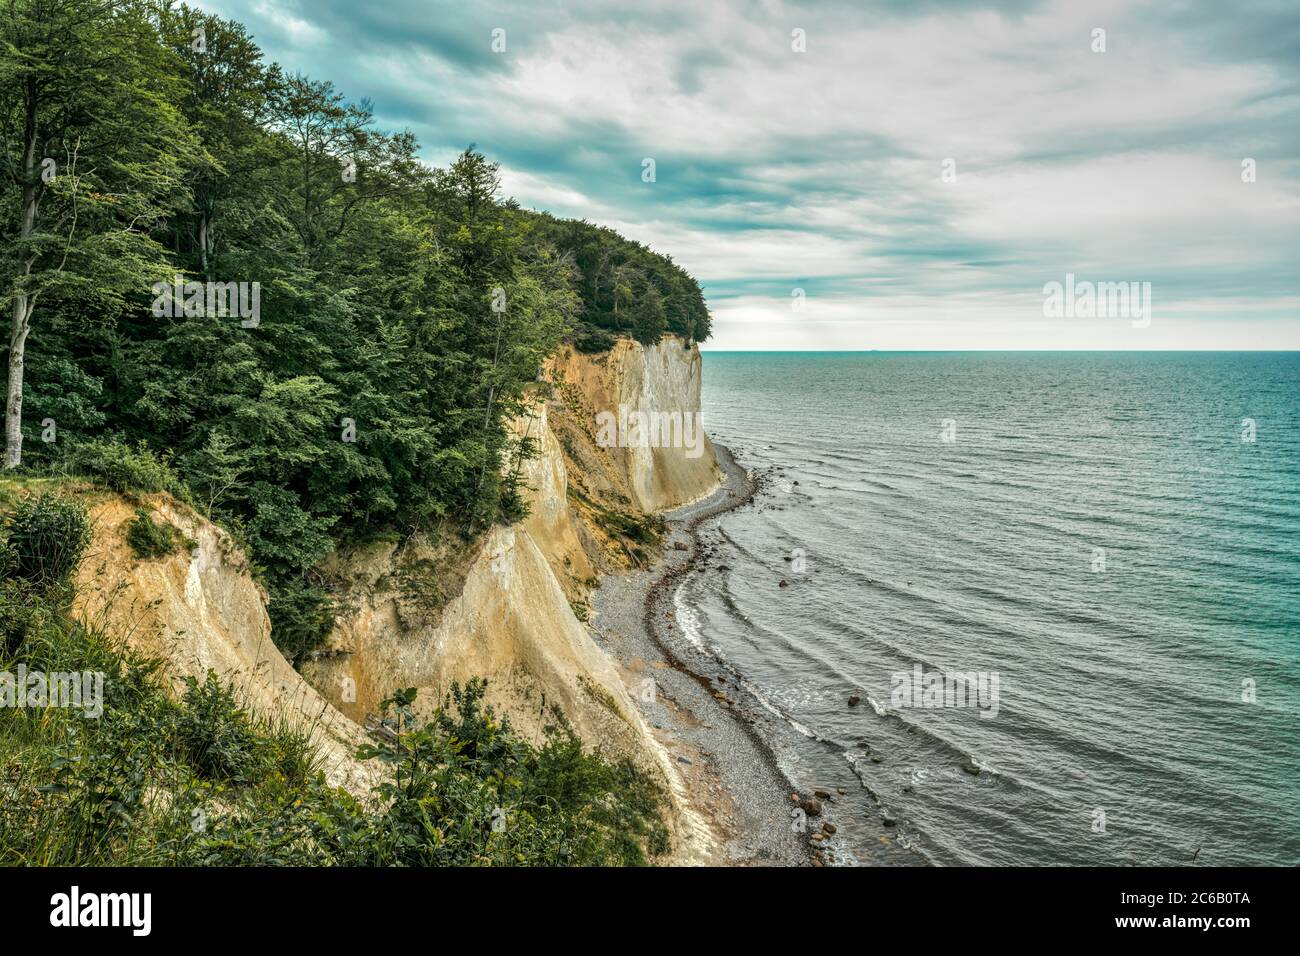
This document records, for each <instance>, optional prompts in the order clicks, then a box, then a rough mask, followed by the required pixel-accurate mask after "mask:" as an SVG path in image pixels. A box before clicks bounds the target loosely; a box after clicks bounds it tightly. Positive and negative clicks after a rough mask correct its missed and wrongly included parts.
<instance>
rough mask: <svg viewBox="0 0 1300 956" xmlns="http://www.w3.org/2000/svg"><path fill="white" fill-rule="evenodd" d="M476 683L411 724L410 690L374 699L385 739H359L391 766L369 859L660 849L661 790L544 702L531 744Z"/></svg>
mask: <svg viewBox="0 0 1300 956" xmlns="http://www.w3.org/2000/svg"><path fill="white" fill-rule="evenodd" d="M486 689H487V684H486V682H485V681H482V680H473V681H470V682H469V684H467V685H466V686H465V687H461V686H459V685H453V687H452V690H451V692H450V693H449V694H448V695H447V697H446V698H445V699H444V701H443V706H442V707H441V708H440V709H439V710H438V711H437V713H435V715H434V717H433V719H432V720H430V721H429V722H428V723H427V724H425V725H424V726H423V727H421V728H419V729H414V719H413V712H412V705H413V703H414V700H415V691H414V690H413V689H411V690H405V691H400V692H398V693H397V694H396V695H394V697H392V698H390V699H389V700H387V701H385V702H384V719H385V724H386V725H387V726H388V727H389V728H390V729H392V730H393V732H394V739H393V740H391V741H390V742H386V743H382V744H380V745H378V746H365V747H362V748H361V752H360V755H361V756H362V757H365V758H378V759H381V760H383V761H384V762H385V763H387V764H388V765H389V766H390V768H391V770H390V772H391V774H392V778H391V781H390V782H387V783H384V784H382V785H381V786H380V787H379V788H378V794H379V796H380V797H381V798H382V799H383V801H384V804H385V810H384V811H383V813H382V815H381V816H380V818H379V819H378V820H377V821H375V823H374V825H373V835H372V837H371V839H370V840H369V841H368V842H367V845H366V849H365V851H364V854H365V855H364V856H363V858H361V859H358V860H356V861H355V862H357V863H360V864H363V865H370V866H375V865H379V866H465V865H471V866H482V865H487V866H521V865H522V866H640V865H644V864H646V863H647V862H648V857H650V856H655V855H658V854H660V853H663V852H665V851H666V850H667V848H668V831H667V828H666V827H665V826H664V823H663V820H662V818H661V816H660V808H661V806H662V803H663V791H662V790H661V789H660V787H659V786H658V784H656V783H655V782H654V781H653V780H652V779H650V778H649V777H647V776H646V775H645V773H644V772H643V771H641V770H640V769H638V768H637V767H635V766H634V765H633V764H632V763H631V762H630V761H627V760H622V761H618V762H610V761H607V760H606V759H605V758H603V757H601V756H600V755H599V754H594V753H590V752H588V751H587V750H585V749H584V747H583V745H582V741H581V740H580V739H579V738H578V737H577V735H576V734H574V733H573V730H572V729H571V728H570V727H569V726H568V725H567V724H566V723H565V722H564V721H563V718H562V717H560V715H559V712H558V711H552V713H553V714H554V715H555V717H556V724H555V725H553V726H550V727H547V728H546V731H545V733H546V740H545V743H544V745H543V746H542V747H541V748H537V747H534V746H533V745H532V744H530V743H529V742H528V741H527V740H525V739H524V738H522V737H520V736H519V735H518V734H516V733H515V732H514V730H513V729H512V728H511V726H510V722H509V721H508V720H505V719H500V720H499V719H498V718H497V717H496V715H495V714H494V713H493V711H492V709H491V708H490V707H486V706H484V704H483V695H484V693H485V691H486Z"/></svg>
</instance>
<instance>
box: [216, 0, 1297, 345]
mask: <svg viewBox="0 0 1300 956" xmlns="http://www.w3.org/2000/svg"><path fill="white" fill-rule="evenodd" d="M199 5H200V6H202V7H204V8H205V9H208V10H211V11H213V12H216V13H219V14H221V15H222V16H226V17H230V18H232V19H236V20H239V21H241V22H243V23H244V24H246V25H247V26H248V27H249V29H250V30H251V32H252V33H253V35H254V37H255V38H256V39H257V41H258V42H259V43H260V45H261V46H262V48H263V50H264V51H265V52H266V55H267V57H268V59H272V60H276V61H278V62H280V63H281V64H282V65H283V66H284V67H285V68H286V69H288V70H290V71H301V72H305V73H307V74H309V75H311V76H313V77H315V78H319V79H329V80H332V81H333V82H334V83H335V85H336V86H337V87H338V88H339V90H340V91H341V92H343V93H344V94H345V95H346V96H348V97H350V98H355V99H360V98H362V97H368V98H370V99H371V100H373V102H374V105H375V109H376V112H377V114H378V117H379V119H380V121H381V123H382V124H383V125H385V126H388V127H409V128H410V129H412V130H413V131H414V132H415V133H416V134H417V135H418V136H419V138H420V141H421V142H422V143H423V147H424V156H425V158H426V159H427V160H428V161H429V162H431V163H436V164H440V163H445V162H446V161H447V160H448V159H449V158H451V157H452V156H454V155H455V153H457V152H459V151H460V150H461V149H463V148H464V147H465V146H467V145H469V144H470V143H476V144H477V145H478V147H479V148H480V149H482V150H483V151H484V152H485V153H486V154H487V155H488V156H489V157H491V158H493V159H495V160H497V161H499V162H500V163H501V164H502V167H503V178H504V184H505V187H506V191H507V192H508V193H509V194H511V195H513V196H514V197H515V198H517V199H518V200H519V201H520V203H522V204H523V205H525V206H529V207H533V208H538V209H548V210H550V211H551V212H554V213H556V214H557V215H562V216H575V217H584V218H587V219H590V220H592V221H595V222H598V223H601V224H604V225H609V226H612V227H614V228H615V229H618V230H619V231H620V232H623V233H624V234H626V235H628V236H631V237H633V238H635V239H638V240H640V241H643V242H645V243H647V244H649V245H650V246H652V247H653V248H655V249H657V250H659V251H661V252H666V253H668V254H670V255H672V256H673V258H674V259H675V260H676V261H677V262H678V263H679V264H681V265H682V266H684V267H685V268H686V269H687V270H689V271H690V272H691V273H692V274H693V275H694V276H695V277H696V278H697V279H698V280H699V281H700V284H701V285H702V286H703V287H704V290H705V295H706V297H707V298H708V302H709V306H710V308H711V309H712V310H713V313H714V319H715V337H714V340H713V342H712V343H710V344H711V346H712V347H714V348H726V349H740V348H800V349H807V348H853V349H867V348H1300V289H1298V286H1300V282H1297V275H1300V268H1298V266H1300V160H1298V159H1297V156H1300V150H1298V148H1297V147H1298V146H1300V4H1296V3H1295V2H1293V0H1276V2H1259V3H1223V2H1215V0H1205V2H1186V3H1170V2H1164V3H1137V2H1113V3H1105V2H1098V3H1087V4H1083V3H1078V2H1056V3H1034V2H1009V3H1002V4H978V3H956V2H939V0H931V2H911V3H908V2H901V0H899V2H881V3H875V4H870V3H854V2H829V3H827V2H822V3H816V4H811V3H809V4H796V3H778V2H752V3H745V2H740V0H727V2H708V0H694V2H675V0H667V2H656V3H653V4H650V3H630V2H627V0H624V2H620V3H612V2H602V0H585V2H566V3H548V2H538V0H532V2H528V3H513V4H511V3H499V2H475V3H473V4H469V3H464V2H456V3H450V2H448V3H443V2H427V0H425V2H420V0H382V2H373V3H372V2H362V3H357V2H356V0H301V2H299V0H220V2H205V3H202V4H199ZM497 28H500V29H503V30H504V31H505V40H506V50H505V52H502V53H494V52H493V51H492V46H491V44H492V32H493V30H494V29H497ZM1096 28H1102V29H1104V30H1105V31H1106V33H1105V43H1106V51H1105V52H1104V53H1097V52H1093V49H1092V48H1093V46H1094V44H1095V41H1094V38H1093V31H1094V29H1096ZM795 30H802V31H804V35H805V36H806V51H805V52H796V51H795V50H794V49H792V43H793V41H792V31H795ZM647 157H651V158H653V159H654V160H655V164H656V181H655V182H653V183H646V182H643V181H642V177H641V173H642V161H643V159H645V158H647ZM1247 158H1249V159H1253V160H1254V161H1255V163H1256V181H1255V182H1253V183H1246V182H1243V181H1242V163H1243V160H1245V159H1247ZM949 159H950V160H952V165H951V166H950V167H949V168H950V169H955V173H956V178H955V181H945V179H944V177H943V175H942V173H943V170H944V162H945V160H949ZM1067 272H1071V273H1074V274H1075V275H1076V276H1078V277H1079V279H1082V280H1094V281H1112V282H1119V281H1137V282H1150V283H1151V288H1152V299H1153V312H1152V320H1151V322H1150V325H1149V327H1138V326H1140V323H1133V322H1128V321H1121V320H1118V319H1116V318H1102V319H1082V318H1072V319H1048V318H1044V315H1043V299H1044V296H1043V285H1044V283H1047V282H1051V281H1053V280H1055V281H1064V279H1065V274H1066V273H1067ZM796 289H798V290H803V296H804V297H805V298H804V299H803V301H804V309H803V311H802V312H798V311H795V309H794V308H793V307H792V303H794V302H796V299H795V298H792V292H793V291H794V290H796Z"/></svg>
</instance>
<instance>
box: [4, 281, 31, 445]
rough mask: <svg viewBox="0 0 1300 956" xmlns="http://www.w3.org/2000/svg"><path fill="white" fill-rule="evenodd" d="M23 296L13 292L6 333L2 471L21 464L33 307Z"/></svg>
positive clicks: (29, 299)
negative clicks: (26, 363)
mask: <svg viewBox="0 0 1300 956" xmlns="http://www.w3.org/2000/svg"><path fill="white" fill-rule="evenodd" d="M33 304H34V303H33V302H32V301H31V298H30V296H28V294H27V293H26V292H15V294H14V314H13V326H12V328H11V330H10V333H9V395H8V398H7V399H6V401H5V470H6V471H7V470H9V469H12V468H17V467H18V466H19V465H21V464H22V463H23V360H24V356H25V353H26V349H27V333H28V331H29V330H30V329H31V318H32V306H33Z"/></svg>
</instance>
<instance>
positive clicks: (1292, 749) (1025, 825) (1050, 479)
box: [675, 352, 1300, 866]
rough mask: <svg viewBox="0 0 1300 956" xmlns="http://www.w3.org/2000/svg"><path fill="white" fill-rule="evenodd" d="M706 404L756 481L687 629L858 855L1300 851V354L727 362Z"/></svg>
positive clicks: (694, 586)
mask: <svg viewBox="0 0 1300 956" xmlns="http://www.w3.org/2000/svg"><path fill="white" fill-rule="evenodd" d="M703 412H704V420H705V425H706V427H707V428H708V431H709V433H710V434H711V435H712V436H713V437H714V439H715V440H716V441H718V442H720V443H722V444H724V445H726V446H727V447H728V448H729V449H731V451H732V452H733V453H734V455H735V457H736V459H737V461H738V462H739V463H740V464H741V465H743V466H744V467H746V468H747V469H750V470H751V471H752V472H753V473H754V474H755V475H756V476H757V477H758V478H759V480H760V483H761V491H760V493H759V494H758V495H757V497H756V498H755V500H754V502H753V503H752V504H750V505H747V506H745V507H742V508H739V509H736V510H733V511H730V512H727V513H725V514H723V515H721V516H719V517H717V518H713V519H710V521H709V522H708V523H707V524H706V525H705V526H704V528H703V533H704V535H705V541H706V543H707V544H708V545H709V546H710V547H712V548H713V549H714V556H713V559H712V561H711V562H710V564H709V565H708V567H707V568H706V569H703V570H701V571H698V572H695V573H692V574H689V575H687V576H686V577H685V578H684V579H683V581H682V583H681V585H680V587H679V589H678V591H677V593H676V595H675V602H676V607H677V617H678V621H679V624H680V625H681V626H682V627H683V628H685V629H686V630H687V632H688V634H689V636H690V637H691V639H692V640H694V641H696V642H697V643H699V644H700V645H701V646H702V647H705V648H706V649H707V650H709V651H710V652H711V653H713V654H714V655H716V656H717V657H718V658H719V659H720V660H722V661H724V662H726V665H727V666H728V668H730V669H731V670H732V671H734V672H735V673H736V674H737V675H739V677H740V678H741V679H742V680H743V681H744V682H745V683H746V684H747V685H748V686H749V687H750V688H751V689H752V690H753V691H754V693H755V694H756V695H757V696H758V698H759V699H760V700H761V701H762V702H763V704H764V706H765V707H766V708H767V712H768V713H769V714H770V715H773V717H772V719H771V720H770V721H768V723H770V724H771V725H772V726H775V727H779V728H780V731H779V732H775V733H769V736H770V738H771V739H770V740H769V741H768V742H769V744H770V746H771V747H772V749H773V751H774V752H775V754H776V756H777V759H778V761H779V763H780V765H781V767H782V769H783V770H785V771H786V773H787V774H788V775H789V776H790V777H791V779H792V781H794V783H795V785H796V786H798V787H799V788H801V789H802V790H805V791H811V790H812V789H814V788H818V787H824V788H827V790H828V792H830V793H831V794H832V803H833V812H834V815H835V816H834V818H835V819H836V821H837V827H838V834H837V840H838V841H839V842H840V845H841V846H842V848H843V851H842V852H843V857H844V858H845V859H847V860H849V861H850V862H858V863H863V864H871V863H873V862H878V861H880V860H881V859H882V849H881V848H882V846H888V847H890V848H891V854H890V855H889V859H891V860H896V858H897V857H896V853H894V852H892V851H897V850H898V849H899V848H905V849H906V851H907V853H908V854H909V856H910V857H911V858H914V859H915V860H917V861H918V862H929V863H933V864H937V865H963V864H991V865H1087V864H1093V865H1097V864H1104V865H1135V864H1139V865H1159V864H1164V865H1188V866H1191V865H1233V864H1240V865H1286V866H1294V865H1296V864H1298V863H1300V353H1245V352H1233V353H1205V352H1173V353H1170V352H1161V353H1156V352H1070V353H1048V352H962V353H944V352H834V353H826V352H785V353H782V352H706V353H705V355H704V386H703ZM851 699H855V700H854V702H853V705H851V704H850V700H851ZM839 790H843V791H844V793H843V794H840V793H839V792H838V791H839Z"/></svg>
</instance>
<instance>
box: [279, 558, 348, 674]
mask: <svg viewBox="0 0 1300 956" xmlns="http://www.w3.org/2000/svg"><path fill="white" fill-rule="evenodd" d="M265 584H266V590H267V594H268V595H269V596H270V599H271V602H270V604H269V605H268V606H267V609H266V613H267V615H268V616H269V617H270V618H271V640H273V641H274V642H275V646H276V647H278V648H279V649H280V653H281V654H283V655H284V656H285V657H287V658H288V659H289V660H290V661H293V662H296V661H298V660H300V659H301V658H302V657H303V656H305V655H306V654H309V653H310V652H311V651H313V650H315V649H316V648H317V647H319V646H320V645H321V644H323V643H324V642H325V639H326V638H327V637H329V633H330V631H331V630H332V629H333V627H334V600H333V599H332V598H331V597H330V596H329V594H328V593H327V592H326V591H325V589H324V588H321V587H317V586H316V585H314V584H311V583H309V582H308V581H305V580H303V579H302V578H293V577H288V578H281V579H280V580H275V579H271V580H266V581H265Z"/></svg>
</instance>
